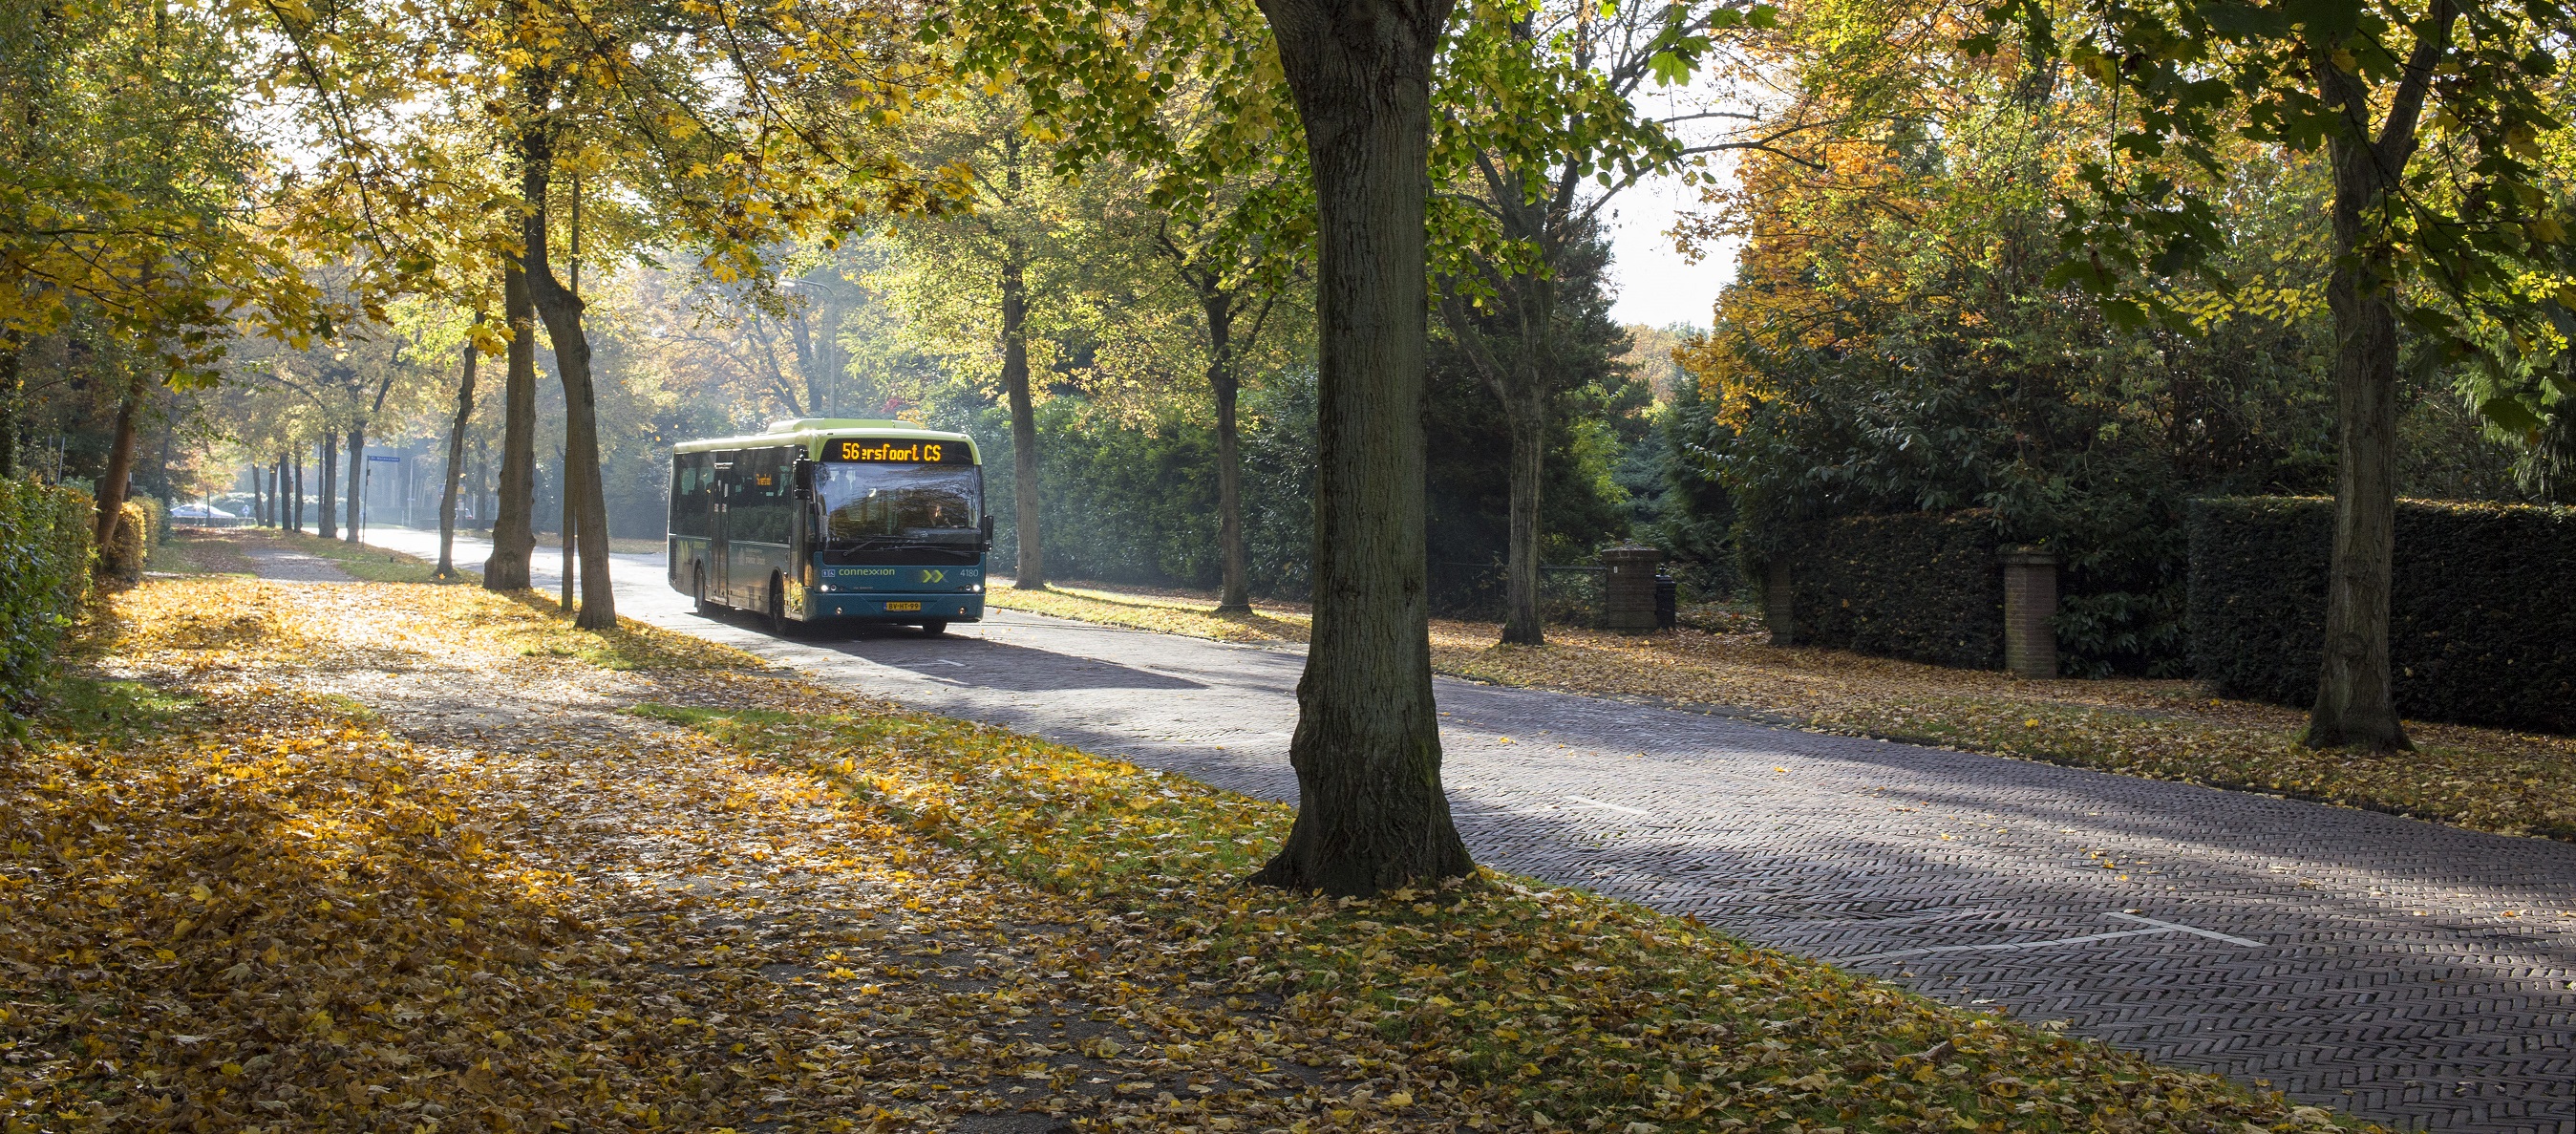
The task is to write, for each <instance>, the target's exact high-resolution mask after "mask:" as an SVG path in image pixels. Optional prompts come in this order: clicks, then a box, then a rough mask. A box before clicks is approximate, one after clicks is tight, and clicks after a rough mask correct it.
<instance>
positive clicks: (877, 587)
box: [670, 417, 993, 635]
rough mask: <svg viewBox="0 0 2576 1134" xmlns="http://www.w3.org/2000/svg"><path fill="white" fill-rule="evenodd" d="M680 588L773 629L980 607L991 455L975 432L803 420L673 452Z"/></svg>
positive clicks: (937, 622)
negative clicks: (985, 454)
mask: <svg viewBox="0 0 2576 1134" xmlns="http://www.w3.org/2000/svg"><path fill="white" fill-rule="evenodd" d="M670 540H671V564H670V577H671V586H672V588H673V589H675V590H677V591H679V592H680V593H681V594H684V595H688V596H689V597H690V598H692V599H694V600H696V602H697V606H698V612H699V613H701V614H712V613H714V612H716V611H717V610H719V609H724V608H731V609H734V610H747V611H751V612H753V613H756V614H759V615H761V616H762V617H764V618H766V619H768V621H769V627H770V630H771V631H772V632H773V633H782V634H783V633H785V632H787V631H788V630H789V629H790V628H792V627H794V626H796V625H799V624H824V625H841V626H848V625H854V624H858V623H870V622H874V623H893V624H898V625H911V626H918V627H920V628H921V629H922V631H923V632H924V633H928V634H933V635H936V634H942V633H945V632H946V631H947V629H948V625H949V624H950V623H952V622H974V621H977V620H979V619H981V618H983V617H984V554H985V552H987V551H989V550H991V548H992V546H993V519H992V517H991V516H989V515H986V514H985V512H984V466H983V461H982V458H981V455H980V454H978V453H977V452H976V449H975V441H974V439H973V438H971V437H968V436H966V435H965V434H963V433H941V432H937V431H934V430H928V429H918V428H914V427H912V426H909V425H905V424H904V423H902V422H898V421H872V420H862V419H856V418H821V417H806V418H796V419H793V420H789V421H777V422H771V423H770V426H769V429H768V431H767V432H764V433H757V434H753V435H751V436H747V437H718V438H713V439H710V440H705V441H685V442H682V443H680V444H679V445H677V446H675V447H674V448H673V452H672V454H671V537H670Z"/></svg>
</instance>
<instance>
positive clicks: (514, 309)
mask: <svg viewBox="0 0 2576 1134" xmlns="http://www.w3.org/2000/svg"><path fill="white" fill-rule="evenodd" d="M501 314H502V318H503V319H505V320H506V321H508V323H509V326H510V347H509V353H508V355H507V356H506V361H507V363H508V365H507V367H506V368H505V369H504V371H503V374H502V379H501V470H500V475H499V476H498V477H497V478H496V481H497V483H496V484H495V485H494V486H493V491H494V494H495V495H496V496H498V497H499V499H498V501H496V502H495V504H494V507H493V511H492V554H491V555H490V556H489V557H488V558H486V559H485V560H484V561H483V586H484V589H486V590H494V591H523V590H526V589H528V558H529V556H530V555H531V554H533V553H534V552H535V550H536V546H537V533H536V515H535V513H536V484H537V312H536V303H535V301H534V300H531V299H530V298H529V297H528V278H527V276H526V275H525V274H524V273H522V272H520V270H519V267H518V265H517V264H516V263H512V264H510V265H509V266H508V267H506V268H504V269H502V275H501Z"/></svg>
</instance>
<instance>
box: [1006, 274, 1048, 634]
mask: <svg viewBox="0 0 2576 1134" xmlns="http://www.w3.org/2000/svg"><path fill="white" fill-rule="evenodd" d="M1027 262H1028V249H1027V248H1026V247H1025V246H1023V245H1022V244H1021V242H1020V240H1019V238H1017V237H1013V238H1011V239H1010V240H1009V242H1008V250H1007V251H1006V252H1005V253H1004V254H1003V260H1002V390H1003V393H1004V395H1005V396H1006V397H1007V398H1009V399H1010V403H1011V527H1012V531H1013V533H1014V534H1015V535H1016V536H1017V538H1018V542H1019V562H1018V563H1017V564H1015V565H1014V566H1013V568H1012V576H1013V577H1012V581H1011V585H1012V586H1014V587H1016V588H1018V589H1020V590H1024V591H1034V590H1042V589H1044V588H1045V587H1046V547H1045V543H1044V541H1043V539H1042V538H1041V533H1040V532H1039V527H1038V524H1039V521H1038V419H1037V408H1036V406H1035V405H1034V404H1032V403H1031V402H1030V400H1029V333H1028V321H1029V287H1028V282H1027V279H1026V276H1025V274H1024V273H1025V269H1026V265H1027Z"/></svg>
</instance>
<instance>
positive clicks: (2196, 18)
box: [1974, 0, 2576, 752]
mask: <svg viewBox="0 0 2576 1134" xmlns="http://www.w3.org/2000/svg"><path fill="white" fill-rule="evenodd" d="M1995 16H1996V18H1997V20H1998V21H1999V24H2000V26H1999V27H1998V29H1997V31H1996V32H1991V33H1988V34H1987V35H1985V36H1981V37H1979V38H1978V39H1977V40H1976V41H1975V42H1974V46H1975V47H1976V48H1977V49H1979V50H1985V51H1991V50H1994V49H1995V48H1996V47H1997V46H1998V39H1999V36H2000V34H2002V33H2003V32H2004V31H2006V30H2011V29H2017V30H2018V31H2019V32H2020V33H2021V41H2022V45H2023V48H2024V53H2025V55H2026V56H2027V57H2028V58H2029V59H2030V60H2032V61H2034V63H2041V64H2042V65H2044V61H2048V60H2058V59H2063V60H2066V61H2068V62H2071V63H2072V64H2073V65H2074V66H2075V67H2076V68H2078V69H2079V70H2080V71H2081V73H2083V74H2085V75H2088V76H2090V77H2091V78H2092V79H2093V80H2095V81H2097V82H2100V83H2103V84H2105V85H2107V86H2112V87H2114V88H2116V89H2117V90H2119V91H2120V92H2121V93H2122V95H2123V96H2124V98H2123V105H2124V106H2125V107H2126V108H2128V111H2129V113H2130V114H2131V115H2132V117H2131V118H2130V119H2129V120H2127V121H2124V122H2121V123H2118V124H2117V129H2118V133H2117V134H2116V136H2115V137H2114V138H2113V139H2112V140H2111V145H2110V147H2109V150H2110V153H2111V155H2112V156H2111V157H2110V158H2107V159H2105V160H2103V161H2098V162H2094V163H2091V164H2089V165H2088V166H2087V167H2086V168H2085V169H2084V171H2083V174H2082V178H2081V180H2082V183H2083V185H2084V187H2085V188H2086V189H2087V190H2089V194H2088V197H2087V199H2083V200H2073V201H2069V202H2067V203H2066V212H2065V215H2066V217H2067V219H2068V222H2069V229H2070V231H2069V233H2068V237H2067V244H2068V247H2069V250H2070V251H2071V252H2074V253H2075V256H2074V257H2072V258H2070V259H2069V260H2068V262H2067V263H2066V264H2065V266H2064V267H2062V268H2060V269H2059V278H2061V279H2068V280H2074V281H2077V282H2080V283H2082V284H2084V285H2085V286H2087V287H2088V288H2090V289H2092V290H2094V291H2095V292H2097V293H2098V294H2099V295H2100V296H2101V297H2102V299H2101V303H2102V305H2103V308H2104V310H2105V311H2106V312H2107V313H2109V314H2111V315H2112V316H2114V317H2115V318H2118V319H2122V320H2124V321H2126V322H2129V323H2132V324H2134V323H2137V322H2141V321H2143V320H2145V319H2147V318H2148V317H2150V316H2151V315H2152V316H2164V317H2167V318H2168V319H2170V320H2173V321H2176V322H2181V323H2185V324H2186V325H2187V320H2185V319H2183V318H2182V313H2181V312H2180V311H2179V310H2177V309H2176V308H2175V306H2174V304H2173V303H2172V301H2171V300H2170V299H2169V298H2168V297H2167V296H2166V295H2165V294H2164V293H2161V292H2160V291H2159V290H2158V285H2159V284H2161V283H2162V282H2163V281H2167V280H2170V279H2172V278H2173V277H2176V276H2179V275H2182V274H2185V273H2187V272H2191V271H2194V270H2197V269H2202V268H2204V267H2206V266H2208V265H2210V264H2212V263H2213V262H2214V261H2216V260H2217V259H2218V258H2219V257H2220V256H2221V255H2222V254H2223V253H2225V252H2226V251H2227V250H2228V249H2229V247H2230V244H2231V240H2232V238H2233V228H2232V226H2230V225H2229V224H2227V223H2225V221H2224V218H2223V214H2222V212H2221V208H2220V205H2219V203H2218V190H2220V189H2223V187H2224V186H2225V185H2226V174H2227V170H2226V167H2225V163H2224V162H2223V160H2222V145H2223V143H2224V142H2225V141H2226V140H2228V139H2231V138H2234V137H2238V136H2242V137H2245V138H2249V139H2252V140H2255V141H2258V142H2267V143H2272V144H2276V145H2280V146H2282V147H2284V148H2286V149H2289V150H2292V151H2296V152H2304V153H2320V154H2322V155H2323V157H2324V159H2325V161H2326V164H2327V166H2328V168H2329V170H2330V171H2331V175H2332V179H2333V186H2334V189H2333V201H2332V204H2331V206H2330V208H2329V216H2330V217H2331V218H2332V221H2333V231H2334V252H2335V258H2334V267H2333V269H2332V275H2331V277H2330V278H2329V279H2328V281H2327V288H2326V290H2327V303H2328V306H2329V308H2330V309H2331V311H2332V314H2333V319H2334V327H2335V336H2334V337H2335V355H2334V377H2335V390H2336V394H2335V400H2336V414H2337V429H2338V434H2339V437H2338V439H2339V442H2340V446H2339V450H2338V456H2337V460H2338V468H2337V475H2336V482H2335V530H2334V544H2333V556H2332V566H2331V567H2330V569H2329V581H2328V586H2327V601H2326V618H2325V643H2324V650H2323V658H2322V665H2321V666H2320V667H2319V674H2318V687H2317V700H2316V705H2315V707H2314V709H2313V710H2312V711H2311V713H2310V715H2309V720H2308V727H2307V731H2306V733H2305V735H2304V737H2303V739H2304V740H2305V742H2306V743H2307V744H2309V745H2312V746H2315V747H2355V748H2362V749H2367V750H2371V751H2377V752H2388V751H2397V750H2403V749H2408V748H2411V747H2412V744H2411V742H2410V741H2409V740H2408V739H2407V736H2406V732H2405V729H2404V727H2403V726H2402V725H2401V723H2400V722H2399V720H2398V717H2397V711H2396V707H2395V704H2394V699H2393V690H2392V682H2391V674H2390V673H2389V667H2388V635H2389V587H2390V578H2391V575H2392V557H2393V554H2394V549H2395V532H2396V443H2397V436H2396V432H2397V431H2396V420H2397V397H2396V390H2397V354H2398V346H2399V336H2400V328H2401V326H2404V327H2407V328H2410V329H2411V330H2412V331H2413V332H2414V333H2415V334H2417V335H2420V336H2423V337H2425V338H2426V339H2427V340H2429V341H2431V342H2433V343H2436V344H2439V345H2440V346H2441V348H2442V349H2443V350H2444V351H2445V352H2446V353H2447V354H2449V355H2450V356H2451V357H2454V358H2472V357H2474V358H2478V359H2481V360H2482V361H2483V363H2484V365H2485V367H2486V369H2487V370H2488V371H2489V372H2490V373H2495V374H2503V373H2509V372H2512V371H2514V370H2515V369H2516V368H2515V366H2514V364H2513V360H2512V358H2511V357H2510V356H2511V355H2512V354H2514V353H2517V351H2518V349H2523V348H2522V344H2539V343H2546V342H2550V341H2553V340H2554V339H2555V337H2556V336H2555V335H2554V334H2553V333H2552V332H2551V330H2550V329H2549V328H2548V327H2547V325H2546V323H2547V319H2546V309H2547V308H2549V307H2552V306H2555V305H2557V304H2558V300H2557V299H2556V298H2555V297H2554V295H2553V294H2552V292H2551V286H2552V283H2553V282H2554V281H2552V277H2553V276H2555V275H2557V274H2558V273H2560V272H2563V271H2564V270H2565V268H2566V267H2567V263H2568V258H2567V254H2566V251H2565V245H2566V241H2567V238H2568V227H2567V226H2568V219H2569V218H2568V217H2567V216H2566V215H2565V212H2564V210H2563V209H2562V207H2561V206H2560V205H2559V203H2558V199H2557V197H2556V196H2555V195H2554V194H2553V193H2552V192H2551V190H2550V187H2549V185H2548V184H2547V182H2546V180H2545V178H2544V175H2543V173H2542V171H2541V170H2540V168H2539V167H2538V166H2537V165H2536V164H2535V159H2536V158H2537V157H2538V156H2539V148H2538V145H2537V142H2536V139H2537V137H2538V136H2539V134H2540V133H2541V132H2542V131H2546V130H2555V129H2559V128H2561V127H2563V125H2564V123H2563V122H2561V121H2560V120H2559V119H2558V118H2557V117H2556V115H2555V114H2554V113H2553V111H2552V109H2551V106H2550V103H2551V88H2552V87H2553V86H2554V85H2555V84H2556V82H2557V80H2556V79H2555V78H2554V76H2555V75H2556V73H2557V72H2558V70H2559V67H2560V66H2561V64H2560V62H2559V56H2560V55H2561V54H2562V53H2563V52H2564V49H2565V45H2566V43H2567V42H2568V41H2569V39H2570V37H2571V36H2576V20H2571V17H2570V10H2569V9H2568V7H2567V6H2565V5H2563V4H2560V3H2556V2H2554V0H2531V2H2529V3H2524V4H2514V5H2470V6H2465V7H2464V6H2462V5H2461V4H2459V3H2457V2H2456V0H2429V2H2426V3H2421V4H2417V3H2403V2H2396V0H2361V2H2356V3H2349V4H2332V5H2306V6H2300V5H2267V4H2259V3H2253V2H2251V0H2221V2H2201V3H2166V2H2163V0H2157V2H2150V3H2130V2H2127V0H2093V2H2090V3H2086V4H2083V5H2079V6H2078V9H2077V11H2076V13H2074V16H2075V19H2074V20H2072V21H2069V22H2068V23H2067V24H2066V25H2065V26H2067V27H2069V28H2072V29H2074V30H2075V33H2074V35H2073V36H2072V38H2062V37H2061V36H2060V35H2059V32H2058V28H2059V26H2060V24H2059V21H2058V19H2057V17H2055V16H2054V15H2053V14H2052V13H2051V12H2050V11H2049V9H2048V8H2047V7H2045V6H2044V5H2042V4H2041V3H2039V2H2038V0H2007V2H2006V3H2003V4H2001V5H1998V6H1997V8H1996V10H1995ZM2428 142H2429V145H2428V144H2427V143H2428ZM2213 283H2215V284H2217V285H2218V286H2219V287H2221V288H2222V289H2224V288H2225V287H2226V286H2227V285H2226V283H2225V280H2224V277H2223V276H2214V277H2213ZM2542 349H2545V348H2542ZM2520 393H2521V395H2522V396H2515V393H2514V392H2504V393H2500V394H2499V395H2497V396H2493V397H2490V398H2488V399H2487V401H2486V402H2485V404H2484V406H2483V409H2484V410H2485V412H2487V414H2488V415H2489V416H2490V417H2491V418H2492V419H2494V420H2496V421H2497V422H2498V423H2499V424H2502V425H2505V426H2507V427H2509V428H2513V427H2518V428H2520V429H2522V430H2532V429H2536V428H2537V427H2538V426H2539V425H2540V423H2541V422H2542V420H2543V413H2544V412H2546V407H2545V406H2544V405H2540V404H2536V403H2540V402H2543V401H2544V400H2545V399H2546V398H2548V397H2549V394H2550V393H2551V392H2545V391H2541V390H2537V389H2526V390H2524V391H2521V392H2520ZM2559 396H2563V393H2560V394H2559Z"/></svg>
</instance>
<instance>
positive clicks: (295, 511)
mask: <svg viewBox="0 0 2576 1134" xmlns="http://www.w3.org/2000/svg"><path fill="white" fill-rule="evenodd" d="M280 459H281V460H283V461H285V462H286V463H287V464H289V465H291V466H292V467H293V470H294V474H295V493H294V498H293V499H292V500H289V501H288V502H287V510H286V530H288V531H290V532H299V533H300V532H302V531H303V530H304V450H303V449H302V448H300V447H299V448H296V449H290V450H288V451H287V455H286V456H285V457H283V458H280Z"/></svg>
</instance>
